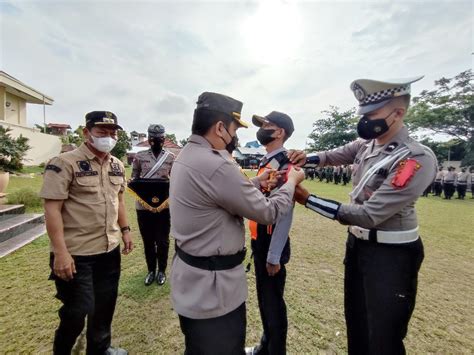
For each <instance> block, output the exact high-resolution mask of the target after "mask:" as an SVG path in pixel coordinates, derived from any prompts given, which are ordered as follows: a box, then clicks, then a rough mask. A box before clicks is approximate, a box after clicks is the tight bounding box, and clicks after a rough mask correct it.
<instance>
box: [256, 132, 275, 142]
mask: <svg viewBox="0 0 474 355" xmlns="http://www.w3.org/2000/svg"><path fill="white" fill-rule="evenodd" d="M275 131H276V129H263V128H260V129H259V130H258V131H257V139H258V141H259V142H260V144H261V145H268V144H270V143H271V142H273V141H274V140H275V138H274V137H272V134H273V133H275Z"/></svg>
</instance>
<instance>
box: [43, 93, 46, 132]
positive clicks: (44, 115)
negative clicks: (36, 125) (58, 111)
mask: <svg viewBox="0 0 474 355" xmlns="http://www.w3.org/2000/svg"><path fill="white" fill-rule="evenodd" d="M43 127H44V133H46V104H45V102H44V95H43Z"/></svg>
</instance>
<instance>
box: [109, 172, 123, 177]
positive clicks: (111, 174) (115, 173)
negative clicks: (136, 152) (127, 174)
mask: <svg viewBox="0 0 474 355" xmlns="http://www.w3.org/2000/svg"><path fill="white" fill-rule="evenodd" d="M109 176H123V173H122V172H121V171H109Z"/></svg>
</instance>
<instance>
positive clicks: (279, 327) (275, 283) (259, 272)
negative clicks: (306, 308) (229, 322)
mask: <svg viewBox="0 0 474 355" xmlns="http://www.w3.org/2000/svg"><path fill="white" fill-rule="evenodd" d="M252 121H253V123H254V124H255V125H256V126H257V127H260V129H259V130H258V132H257V139H258V140H259V142H260V143H261V144H262V145H263V146H265V149H266V150H267V154H266V155H265V156H264V157H263V158H262V161H261V162H260V166H259V170H258V173H257V175H260V174H262V173H263V172H265V170H266V169H275V170H277V171H281V170H286V169H291V165H290V162H289V160H288V158H287V156H286V149H285V147H284V146H283V144H284V143H285V141H286V140H287V139H288V138H289V137H290V136H291V134H292V133H293V131H294V126H293V121H292V120H291V118H290V117H289V116H288V115H286V114H284V113H281V112H276V111H273V112H271V113H270V114H268V115H267V116H265V117H261V116H257V115H254V116H253V118H252ZM285 182H286V176H285V175H283V176H281V177H280V179H279V184H278V185H277V189H278V187H279V186H281V185H282V184H284V183H285ZM262 193H264V194H266V195H270V194H271V192H270V191H267V190H265V189H262ZM292 220H293V209H290V211H289V212H287V213H286V214H285V215H283V216H282V217H281V218H279V219H278V220H277V222H276V223H275V224H273V225H263V224H258V223H257V222H255V221H250V222H249V226H250V234H251V238H252V242H251V245H252V252H253V257H254V264H255V280H256V286H257V296H258V307H259V309H260V317H261V319H262V324H263V335H262V338H261V340H260V344H259V345H258V346H255V347H252V348H247V349H246V352H247V354H272V355H274V354H285V353H286V334H287V329H288V319H287V315H286V304H285V300H284V298H283V293H284V289H285V282H286V268H285V264H286V263H287V262H288V261H289V260H290V239H289V232H290V228H291V223H292Z"/></svg>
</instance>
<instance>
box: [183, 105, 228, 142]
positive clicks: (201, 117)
mask: <svg viewBox="0 0 474 355" xmlns="http://www.w3.org/2000/svg"><path fill="white" fill-rule="evenodd" d="M219 121H222V122H223V123H224V125H225V126H226V127H229V126H230V124H231V123H232V121H233V118H232V117H230V116H229V115H226V114H225V113H222V112H217V111H212V110H208V109H205V108H198V109H195V110H194V117H193V125H192V127H191V132H192V134H197V135H199V136H204V135H205V134H206V133H207V132H209V129H210V128H211V127H212V126H213V125H215V124H216V123H217V122H219Z"/></svg>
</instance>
